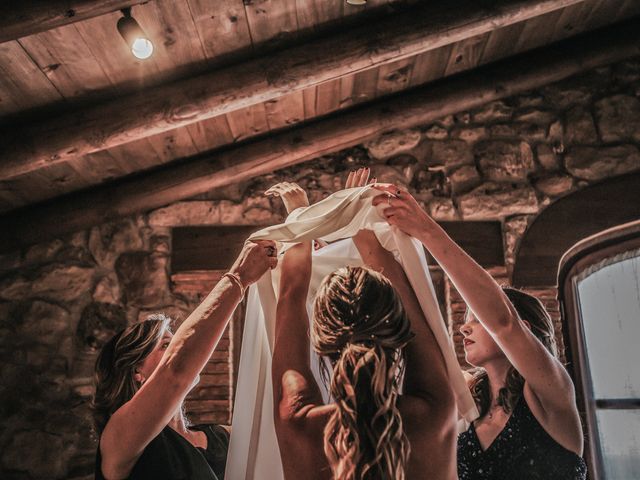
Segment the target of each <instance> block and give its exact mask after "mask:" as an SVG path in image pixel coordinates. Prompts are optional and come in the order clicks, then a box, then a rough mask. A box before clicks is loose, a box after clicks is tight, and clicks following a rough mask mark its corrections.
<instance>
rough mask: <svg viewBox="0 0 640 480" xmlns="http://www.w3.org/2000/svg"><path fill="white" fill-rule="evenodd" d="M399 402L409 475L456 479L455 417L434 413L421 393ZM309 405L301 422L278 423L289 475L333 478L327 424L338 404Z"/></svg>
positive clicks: (309, 479)
mask: <svg viewBox="0 0 640 480" xmlns="http://www.w3.org/2000/svg"><path fill="white" fill-rule="evenodd" d="M397 405H398V410H399V411H400V416H401V417H402V423H403V426H404V431H405V433H406V435H407V438H408V439H409V444H410V445H411V455H410V457H409V463H408V465H407V467H406V469H405V471H406V478H407V479H408V480H412V479H421V478H429V479H433V480H438V479H446V480H450V479H456V478H457V475H456V458H455V452H456V450H455V443H456V432H455V431H454V429H452V428H451V427H450V426H451V423H452V422H451V419H449V418H443V416H442V415H440V416H438V415H433V412H432V411H430V407H429V404H428V403H427V402H425V401H424V400H423V399H421V398H419V397H413V396H410V395H401V396H400V397H399V398H398V404H397ZM307 408H308V414H307V415H306V416H305V417H304V418H300V419H299V421H298V422H296V423H292V424H288V425H280V426H279V427H278V426H276V430H277V434H278V443H279V444H280V456H281V458H282V464H283V468H284V473H285V479H287V480H291V479H299V478H305V480H327V479H331V478H333V477H332V474H331V469H330V467H329V463H328V461H327V457H326V455H325V454H324V427H325V426H326V424H327V422H328V420H329V418H330V416H331V415H332V414H333V412H334V410H335V408H336V407H335V404H332V405H323V406H316V407H313V406H311V405H308V406H307Z"/></svg>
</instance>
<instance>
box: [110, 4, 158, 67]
mask: <svg viewBox="0 0 640 480" xmlns="http://www.w3.org/2000/svg"><path fill="white" fill-rule="evenodd" d="M121 11H122V15H123V17H122V18H121V19H120V20H118V31H119V32H120V35H122V38H123V39H124V41H125V42H126V43H127V45H129V48H130V49H131V53H132V54H133V56H134V57H136V58H139V59H140V60H144V59H147V58H149V57H150V56H151V54H152V53H153V43H151V40H149V38H148V37H147V34H146V33H144V30H142V27H140V25H139V24H138V22H136V19H135V18H133V17H132V16H131V8H124V9H122V10H121Z"/></svg>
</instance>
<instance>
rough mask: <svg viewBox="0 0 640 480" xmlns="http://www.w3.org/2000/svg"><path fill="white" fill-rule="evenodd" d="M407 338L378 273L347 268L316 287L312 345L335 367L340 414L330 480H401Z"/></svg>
mask: <svg viewBox="0 0 640 480" xmlns="http://www.w3.org/2000/svg"><path fill="white" fill-rule="evenodd" d="M412 336H413V335H412V333H411V331H410V324H409V320H408V318H407V316H406V314H405V312H404V309H403V307H402V303H401V302H400V298H399V297H398V295H397V294H396V292H395V290H394V289H393V287H392V286H391V283H390V282H389V281H388V280H387V279H386V278H385V277H383V276H382V275H380V274H379V273H376V272H374V271H372V270H369V269H367V268H361V267H346V268H342V269H340V270H337V271H336V272H334V273H332V274H331V275H329V276H328V277H327V278H326V279H325V280H324V281H323V283H322V285H321V286H320V288H319V290H318V294H317V296H316V300H315V305H314V322H313V330H312V342H313V346H314V349H315V350H316V352H317V353H318V354H320V355H324V356H327V357H328V358H329V360H330V361H331V362H332V364H333V372H332V377H331V384H330V393H331V396H332V398H333V399H334V401H335V404H336V407H337V408H336V410H335V412H334V413H333V414H332V416H331V418H330V419H329V421H328V422H327V425H326V427H325V430H324V451H325V454H326V456H327V459H328V461H329V465H330V467H331V469H332V472H333V478H334V479H339V480H352V479H353V480H355V479H358V480H359V479H382V478H393V479H397V480H403V479H404V478H405V467H406V463H407V460H408V458H409V453H410V446H409V441H408V439H407V436H406V434H405V432H404V428H403V425H402V418H401V417H400V412H399V410H398V408H397V405H396V402H397V399H398V393H399V384H400V380H401V377H402V370H403V367H404V350H403V348H404V346H405V345H406V344H407V343H408V342H409V340H411V338H412Z"/></svg>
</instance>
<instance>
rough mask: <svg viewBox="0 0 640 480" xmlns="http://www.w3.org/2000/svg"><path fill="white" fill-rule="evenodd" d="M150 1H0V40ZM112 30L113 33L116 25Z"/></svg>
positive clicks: (7, 39) (11, 38)
mask: <svg viewBox="0 0 640 480" xmlns="http://www.w3.org/2000/svg"><path fill="white" fill-rule="evenodd" d="M148 1H149V0H45V1H42V0H40V1H35V2H34V1H31V2H29V1H21V2H16V1H13V2H11V1H4V2H1V3H0V43H3V42H8V41H10V40H16V39H18V38H22V37H26V36H28V35H33V34H35V33H40V32H44V31H46V30H51V29H52V28H56V27H61V26H63V25H68V24H70V23H75V22H79V21H81V20H87V19H89V18H93V17H99V16H100V15H104V14H106V13H111V12H117V11H118V10H121V9H123V8H127V7H132V6H134V5H139V4H141V3H147V2H148ZM113 27H114V32H115V25H114V26H113Z"/></svg>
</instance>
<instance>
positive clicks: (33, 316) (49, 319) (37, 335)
mask: <svg viewBox="0 0 640 480" xmlns="http://www.w3.org/2000/svg"><path fill="white" fill-rule="evenodd" d="M22 320H23V321H22V324H21V325H20V327H19V328H18V330H17V332H18V334H20V335H21V336H22V337H23V338H24V339H25V340H26V341H27V342H28V343H39V344H44V345H49V346H57V345H58V344H59V343H60V342H61V341H62V339H63V337H64V336H65V335H69V334H70V333H71V318H70V316H69V312H67V311H66V310H65V309H64V308H61V307H59V306H57V305H54V304H52V303H47V302H43V301H41V300H36V301H34V302H33V303H32V304H31V305H30V306H29V308H28V309H27V311H26V312H25V313H24V316H23V319H22Z"/></svg>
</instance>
